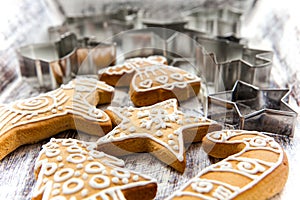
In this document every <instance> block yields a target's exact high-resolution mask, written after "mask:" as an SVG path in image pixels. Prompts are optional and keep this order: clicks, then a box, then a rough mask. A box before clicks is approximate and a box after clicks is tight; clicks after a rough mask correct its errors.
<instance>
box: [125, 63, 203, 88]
mask: <svg viewBox="0 0 300 200" xmlns="http://www.w3.org/2000/svg"><path fill="white" fill-rule="evenodd" d="M200 81H201V79H200V78H198V77H196V76H195V75H190V74H189V73H188V72H186V71H184V70H182V69H179V68H176V67H172V66H161V65H153V66H149V67H147V68H142V69H139V70H138V71H137V73H136V74H135V75H134V76H133V79H132V82H131V85H132V88H133V90H134V91H137V92H145V91H151V90H156V89H166V90H173V89H174V88H187V86H188V84H192V83H199V82H200ZM150 83H151V84H150Z"/></svg>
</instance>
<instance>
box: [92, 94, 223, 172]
mask: <svg viewBox="0 0 300 200" xmlns="http://www.w3.org/2000/svg"><path fill="white" fill-rule="evenodd" d="M106 112H107V113H108V115H109V116H110V117H111V119H112V123H113V124H114V125H116V127H115V128H114V129H113V130H112V131H111V132H109V133H108V134H107V135H105V136H103V137H101V138H100V139H99V140H98V141H97V143H98V150H101V151H104V152H109V153H110V154H112V155H115V156H122V155H127V154H132V153H135V152H149V153H151V154H153V155H154V156H155V157H157V158H158V159H159V160H161V161H162V162H164V163H166V164H167V165H170V166H171V167H173V168H174V169H176V170H178V171H179V172H184V169H185V165H186V159H185V147H184V144H185V143H192V142H199V141H201V140H202V138H203V137H204V136H205V135H206V134H207V133H208V132H210V131H214V130H220V129H221V126H220V125H218V124H217V123H215V122H213V121H212V120H209V119H207V118H204V117H195V116H189V115H186V114H184V113H183V112H181V111H179V110H178V109H177V100H176V99H169V100H166V101H163V102H160V103H157V104H155V105H152V106H148V107H141V108H133V107H124V108H119V107H109V108H108V110H107V111H106Z"/></svg>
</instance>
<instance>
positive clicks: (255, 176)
mask: <svg viewBox="0 0 300 200" xmlns="http://www.w3.org/2000/svg"><path fill="white" fill-rule="evenodd" d="M206 137H207V139H208V140H209V141H211V142H213V143H224V144H226V145H229V144H239V143H243V144H244V145H245V147H244V149H243V150H241V151H240V152H238V153H236V154H234V155H231V156H229V157H227V158H225V159H223V160H222V161H220V162H218V163H216V164H213V165H210V166H209V167H207V168H205V169H204V170H202V171H201V172H200V173H199V174H198V175H197V176H196V177H194V178H193V179H192V180H191V181H189V182H188V183H186V184H185V185H184V186H183V187H182V188H181V189H180V190H179V191H176V192H175V193H174V194H173V195H171V196H170V197H168V198H167V200H170V199H173V198H175V197H185V198H187V199H188V198H189V197H198V198H199V199H215V198H216V199H235V198H236V197H238V196H239V195H240V194H242V193H243V192H245V191H247V190H249V189H251V188H253V187H254V186H255V185H256V184H258V183H259V182H260V181H262V180H263V179H264V178H266V177H267V176H268V175H270V173H272V172H273V171H274V170H275V169H276V168H277V167H278V166H279V165H280V164H282V162H283V156H284V152H283V150H282V148H281V147H280V145H279V144H278V143H277V142H275V140H274V138H271V137H268V136H266V135H263V134H262V133H259V132H256V131H244V130H236V131H234V130H230V131H227V130H223V131H217V132H212V133H208V134H207V135H206ZM239 138H244V139H239ZM262 151H265V152H269V153H272V154H273V155H274V156H275V157H274V159H275V158H276V160H275V162H272V161H269V160H268V158H267V157H265V158H263V157H262V156H258V155H257V154H260V153H262ZM250 152H251V153H252V154H250V155H251V156H249V155H248V157H246V156H244V155H245V154H246V153H250ZM221 172H224V173H232V174H235V176H237V177H238V176H241V178H242V177H245V178H247V180H249V182H248V183H247V184H245V183H243V184H242V185H243V186H236V185H237V183H238V182H235V183H234V184H235V185H231V184H229V183H230V181H229V180H223V181H222V180H220V179H218V180H213V179H207V178H205V176H206V175H207V174H210V177H212V174H213V173H221ZM274 184H276V183H274ZM189 186H191V187H192V189H193V192H190V191H188V190H187V188H188V187H189Z"/></svg>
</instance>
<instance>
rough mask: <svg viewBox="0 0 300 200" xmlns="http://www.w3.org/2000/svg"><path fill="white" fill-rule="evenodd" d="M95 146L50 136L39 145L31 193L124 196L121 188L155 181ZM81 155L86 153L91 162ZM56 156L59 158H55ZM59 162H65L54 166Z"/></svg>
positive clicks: (49, 196) (61, 196)
mask: <svg viewBox="0 0 300 200" xmlns="http://www.w3.org/2000/svg"><path fill="white" fill-rule="evenodd" d="M95 148H96V144H95V143H92V142H83V141H79V140H75V139H52V140H51V141H50V142H49V143H48V144H46V145H43V150H42V151H41V152H40V154H39V156H38V159H37V161H36V164H35V171H38V172H39V174H38V180H37V184H36V188H35V189H34V191H33V196H34V197H37V196H41V194H42V196H43V199H45V200H48V199H72V198H73V199H74V198H75V199H76V198H77V199H78V195H80V197H81V198H86V199H99V198H100V197H101V198H102V199H103V198H104V199H105V198H110V199H114V200H117V199H119V198H122V199H124V196H123V193H122V191H123V190H126V189H129V188H135V187H137V188H139V187H141V186H144V185H147V184H150V183H156V181H155V180H153V179H151V178H149V177H147V176H144V175H140V174H138V173H136V172H132V171H129V170H127V169H124V168H120V166H121V167H123V166H124V162H123V161H122V160H120V159H118V158H115V157H113V156H110V155H107V154H105V153H103V152H98V151H97V150H96V149H95ZM54 149H55V150H59V151H55V153H56V152H59V153H58V154H57V155H55V156H53V154H51V156H50V157H49V156H47V152H49V150H54ZM50 152H51V151H50ZM83 152H85V154H83ZM51 153H53V152H51ZM85 155H90V156H89V157H90V158H91V159H92V161H89V160H88V159H86V156H85ZM92 156H95V157H92ZM59 157H61V158H62V161H58V160H60V159H58V158H59ZM57 162H59V164H57ZM60 164H63V165H64V164H65V165H64V166H63V168H58V165H60ZM39 169H40V170H39ZM108 172H109V173H108ZM116 194H117V196H116ZM75 195H76V196H75ZM79 199H80V198H79Z"/></svg>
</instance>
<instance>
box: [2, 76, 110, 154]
mask: <svg viewBox="0 0 300 200" xmlns="http://www.w3.org/2000/svg"><path fill="white" fill-rule="evenodd" d="M113 93H114V88H113V87H111V86H109V85H107V84H105V83H104V82H101V81H97V80H95V79H88V78H77V79H74V80H73V81H71V82H69V83H68V84H67V85H62V86H61V87H60V88H58V89H56V90H54V91H51V92H48V93H45V94H40V95H39V96H37V97H33V98H29V99H24V100H18V101H16V102H12V103H9V104H4V105H0V146H1V148H0V160H1V159H3V158H4V157H5V156H6V155H7V154H9V153H10V152H12V151H13V150H15V149H16V148H18V147H19V146H21V145H24V144H30V143H34V142H37V141H40V140H43V139H45V138H49V137H51V136H53V135H55V134H57V133H59V132H61V131H65V130H68V129H76V130H79V131H83V132H86V133H88V134H92V135H103V134H104V133H107V132H109V131H110V130H111V129H112V125H111V120H110V118H109V116H108V115H107V114H106V113H105V112H103V111H102V110H100V109H97V108H96V105H98V104H105V103H109V102H110V101H111V99H112V96H113Z"/></svg>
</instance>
